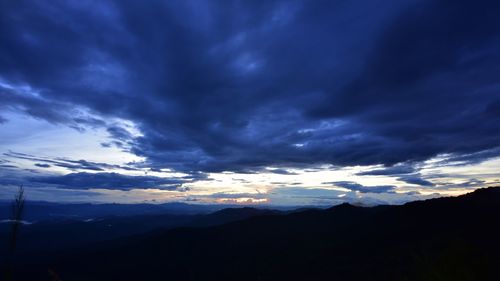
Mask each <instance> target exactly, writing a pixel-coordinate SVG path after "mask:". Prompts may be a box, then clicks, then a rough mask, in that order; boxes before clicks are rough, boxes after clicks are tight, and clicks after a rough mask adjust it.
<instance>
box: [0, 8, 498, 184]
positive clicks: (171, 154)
mask: <svg viewBox="0 0 500 281" xmlns="http://www.w3.org/2000/svg"><path fill="white" fill-rule="evenodd" d="M499 13H500V3H497V2H495V1H460V0H459V1H447V0H436V1H435V0H427V1H417V0H408V1H395V0H394V1H384V2H382V3H375V2H374V1H284V2H281V1H247V2H206V1H150V2H147V3H142V2H138V1H115V2H113V1H109V2H108V1H107V2H102V1H76V2H68V1H50V3H41V2H35V1H33V2H31V1H3V2H2V3H0V42H2V44H0V79H1V80H0V82H1V83H0V102H1V103H0V104H1V105H0V110H19V109H21V110H22V111H23V112H25V113H27V114H29V115H31V116H34V117H36V118H42V119H45V120H48V121H50V122H56V123H65V124H68V125H69V126H72V127H75V128H77V129H81V128H83V127H85V126H102V127H106V128H107V130H108V132H109V133H110V135H111V136H112V137H113V138H114V142H110V143H103V145H104V146H110V145H116V146H119V147H121V146H123V145H127V146H129V147H127V150H129V151H131V152H133V153H135V154H137V155H139V156H144V157H146V159H147V163H146V164H145V165H147V166H148V167H151V168H154V169H160V168H171V169H175V170H179V171H185V172H196V171H203V172H219V171H237V172H259V171H264V167H266V166H278V167H296V168H307V167H309V166H311V165H317V164H334V165H373V164H384V165H386V166H391V165H394V164H396V163H403V162H407V161H421V160H425V159H428V158H430V157H433V156H436V155H438V154H443V153H448V154H449V153H452V154H454V155H457V156H461V155H470V154H475V155H477V158H476V159H477V160H478V161H482V160H484V159H487V158H490V157H494V156H498V155H500V153H497V152H498V151H497V150H493V151H495V153H493V154H477V153H478V152H480V151H491V149H494V148H495V147H497V146H498V144H499V143H500V127H499V126H500V125H499V124H500V114H499V111H498V109H499V108H500V106H499V105H500V98H499V94H498V91H499V90H500V83H499V82H500V81H499V80H500V79H499V78H498V75H497V73H500V51H499V50H500V48H498V46H499V45H500V36H499V35H500V32H499V28H500V18H499V17H498V14H499ZM28 86H29V87H28ZM75 107H78V108H84V109H86V110H87V111H88V112H89V113H90V114H92V115H95V116H99V118H93V117H89V116H84V117H81V118H80V117H77V118H75V117H74V114H73V111H71V110H70V109H72V108H75ZM108 117H118V118H123V119H127V120H131V121H133V122H134V123H135V124H136V125H137V127H138V129H139V130H140V131H141V133H142V134H143V136H140V137H136V136H132V135H130V133H129V132H127V131H126V130H123V128H119V127H113V126H108V125H107V124H105V123H106V122H104V121H102V120H101V118H102V119H105V118H108ZM56 162H57V163H58V164H56V163H49V162H46V161H44V163H47V164H51V165H66V166H67V167H68V168H70V169H73V168H74V169H88V170H92V169H93V168H95V170H96V171H99V170H100V169H102V168H103V167H102V166H100V165H94V164H95V163H88V162H87V163H82V162H71V161H59V160H58V161H56ZM73 165H74V166H75V167H73ZM76 167H83V168H76ZM393 169H396V168H393ZM388 172H390V168H388V169H386V171H385V172H384V171H371V175H375V174H377V173H378V174H379V175H380V174H382V173H386V174H387V173H388ZM392 172H393V173H394V172H395V170H392ZM403 172H404V171H403ZM408 172H409V170H408ZM367 173H370V172H367ZM394 174H397V173H394ZM401 174H403V173H401Z"/></svg>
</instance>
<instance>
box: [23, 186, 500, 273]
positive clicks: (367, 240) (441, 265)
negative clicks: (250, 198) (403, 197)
mask: <svg viewBox="0 0 500 281" xmlns="http://www.w3.org/2000/svg"><path fill="white" fill-rule="evenodd" d="M232 212H246V213H252V214H253V215H251V216H249V218H246V219H243V220H239V221H232V222H229V223H225V224H218V225H215V226H208V227H191V226H188V227H179V228H175V229H170V230H161V231H154V232H151V233H148V234H146V235H140V236H131V237H128V238H123V239H119V240H115V241H112V242H108V243H105V244H103V243H101V244H96V245H94V247H88V248H87V249H85V250H80V251H76V252H72V253H69V254H67V255H65V256H61V257H59V258H56V259H53V260H44V261H39V262H38V263H37V264H31V265H30V266H26V265H19V266H18V268H17V275H16V276H17V277H18V279H19V280H47V277H46V276H47V273H46V272H47V268H51V269H53V270H54V271H55V272H57V273H58V274H59V276H61V279H62V280H381V281H382V280H384V281H387V280H407V281H409V280H455V281H456V280H498V276H500V267H499V266H498V265H500V239H499V238H500V218H499V215H500V187H491V188H487V189H479V190H476V191H474V192H472V193H469V194H466V195H463V196H459V197H450V198H438V199H431V200H426V201H417V202H411V203H407V204H404V205H400V206H376V207H356V206H353V205H349V204H342V205H338V206H335V207H332V208H329V209H324V210H318V209H314V210H313V209H311V210H305V211H301V212H294V213H288V214H283V213H275V212H272V211H262V210H260V211H255V210H252V209H244V210H236V211H235V210H224V211H220V212H219V215H221V214H222V215H226V216H229V217H231V216H232ZM255 212H260V213H258V214H255ZM222 217H224V216H222Z"/></svg>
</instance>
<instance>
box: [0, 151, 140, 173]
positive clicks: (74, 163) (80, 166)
mask: <svg viewBox="0 0 500 281" xmlns="http://www.w3.org/2000/svg"><path fill="white" fill-rule="evenodd" d="M3 155H4V156H7V157H12V158H18V159H24V160H29V161H33V162H42V163H35V164H34V165H35V166H38V167H41V168H48V167H50V166H51V165H52V166H57V167H62V168H67V169H69V170H72V171H76V170H87V171H104V170H106V169H123V170H131V171H133V170H137V169H136V168H134V167H129V166H123V165H113V164H107V163H98V162H92V161H87V160H83V159H80V160H72V159H66V158H55V159H51V158H44V157H37V156H34V155H30V154H25V153H19V152H13V151H10V152H7V153H4V154H3Z"/></svg>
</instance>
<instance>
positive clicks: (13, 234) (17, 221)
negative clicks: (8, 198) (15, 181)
mask: <svg viewBox="0 0 500 281" xmlns="http://www.w3.org/2000/svg"><path fill="white" fill-rule="evenodd" d="M25 200H26V197H25V195H24V187H23V186H22V185H21V186H19V189H18V191H17V193H16V195H15V197H14V202H13V203H12V210H11V211H12V215H11V220H10V222H11V225H12V226H11V231H10V238H9V244H8V250H7V264H6V268H5V280H6V281H11V280H13V276H12V266H13V263H14V254H15V251H16V245H17V240H18V236H19V228H20V226H21V219H22V216H23V211H24V202H25Z"/></svg>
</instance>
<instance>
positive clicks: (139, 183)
mask: <svg viewBox="0 0 500 281" xmlns="http://www.w3.org/2000/svg"><path fill="white" fill-rule="evenodd" d="M30 181H31V182H35V183H46V184H51V185H58V186H62V187H64V188H68V189H92V188H94V189H95V188H102V189H118V190H131V189H140V188H158V189H165V190H176V189H179V188H181V185H182V184H183V183H185V182H187V181H186V180H182V179H174V178H160V177H153V176H127V175H122V174H118V173H71V174H67V175H62V176H43V177H36V178H31V179H30Z"/></svg>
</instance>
